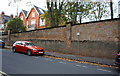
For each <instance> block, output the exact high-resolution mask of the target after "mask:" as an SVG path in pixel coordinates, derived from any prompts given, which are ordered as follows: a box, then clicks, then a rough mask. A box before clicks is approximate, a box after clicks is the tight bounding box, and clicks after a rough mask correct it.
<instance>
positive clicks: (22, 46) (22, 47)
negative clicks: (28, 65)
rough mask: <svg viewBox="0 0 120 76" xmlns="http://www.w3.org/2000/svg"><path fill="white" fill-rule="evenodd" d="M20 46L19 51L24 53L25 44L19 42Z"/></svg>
mask: <svg viewBox="0 0 120 76" xmlns="http://www.w3.org/2000/svg"><path fill="white" fill-rule="evenodd" d="M20 48H21V52H23V53H26V45H25V43H24V42H22V43H21V46H20Z"/></svg>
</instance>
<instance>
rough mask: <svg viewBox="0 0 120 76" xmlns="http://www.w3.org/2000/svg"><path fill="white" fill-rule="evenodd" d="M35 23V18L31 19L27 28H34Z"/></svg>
mask: <svg viewBox="0 0 120 76" xmlns="http://www.w3.org/2000/svg"><path fill="white" fill-rule="evenodd" d="M35 24H36V20H35V19H34V20H31V26H30V27H29V28H34V27H35Z"/></svg>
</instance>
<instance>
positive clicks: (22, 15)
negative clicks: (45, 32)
mask: <svg viewBox="0 0 120 76" xmlns="http://www.w3.org/2000/svg"><path fill="white" fill-rule="evenodd" d="M19 17H20V18H21V17H23V23H24V25H25V26H26V25H27V24H26V18H25V15H24V14H23V13H22V12H21V13H20V15H19Z"/></svg>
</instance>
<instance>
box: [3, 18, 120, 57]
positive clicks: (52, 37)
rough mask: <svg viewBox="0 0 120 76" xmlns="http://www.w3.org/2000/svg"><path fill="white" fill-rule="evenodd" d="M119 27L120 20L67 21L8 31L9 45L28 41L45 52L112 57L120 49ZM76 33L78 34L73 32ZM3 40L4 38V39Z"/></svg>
mask: <svg viewBox="0 0 120 76" xmlns="http://www.w3.org/2000/svg"><path fill="white" fill-rule="evenodd" d="M119 26H120V19H114V20H105V21H99V22H89V23H83V24H77V25H72V26H71V24H66V26H59V27H55V28H45V29H40V30H34V31H28V32H22V33H15V34H11V44H12V43H13V42H15V41H17V40H29V41H32V42H33V43H35V44H36V45H37V46H41V47H43V48H45V50H47V51H53V52H60V53H67V54H68V53H69V54H77V55H82V56H87V57H98V58H109V59H114V58H115V57H116V53H117V51H118V50H120V36H119V35H120V31H119ZM78 32H79V33H80V36H79V37H78V36H77V35H76V34H77V33H78ZM78 38H79V39H80V41H78ZM4 39H5V38H4ZM5 40H6V41H7V38H6V39H5ZM78 43H80V45H79V47H78Z"/></svg>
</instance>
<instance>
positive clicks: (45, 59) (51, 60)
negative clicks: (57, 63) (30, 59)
mask: <svg viewBox="0 0 120 76" xmlns="http://www.w3.org/2000/svg"><path fill="white" fill-rule="evenodd" d="M45 60H47V61H53V60H51V59H45Z"/></svg>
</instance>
